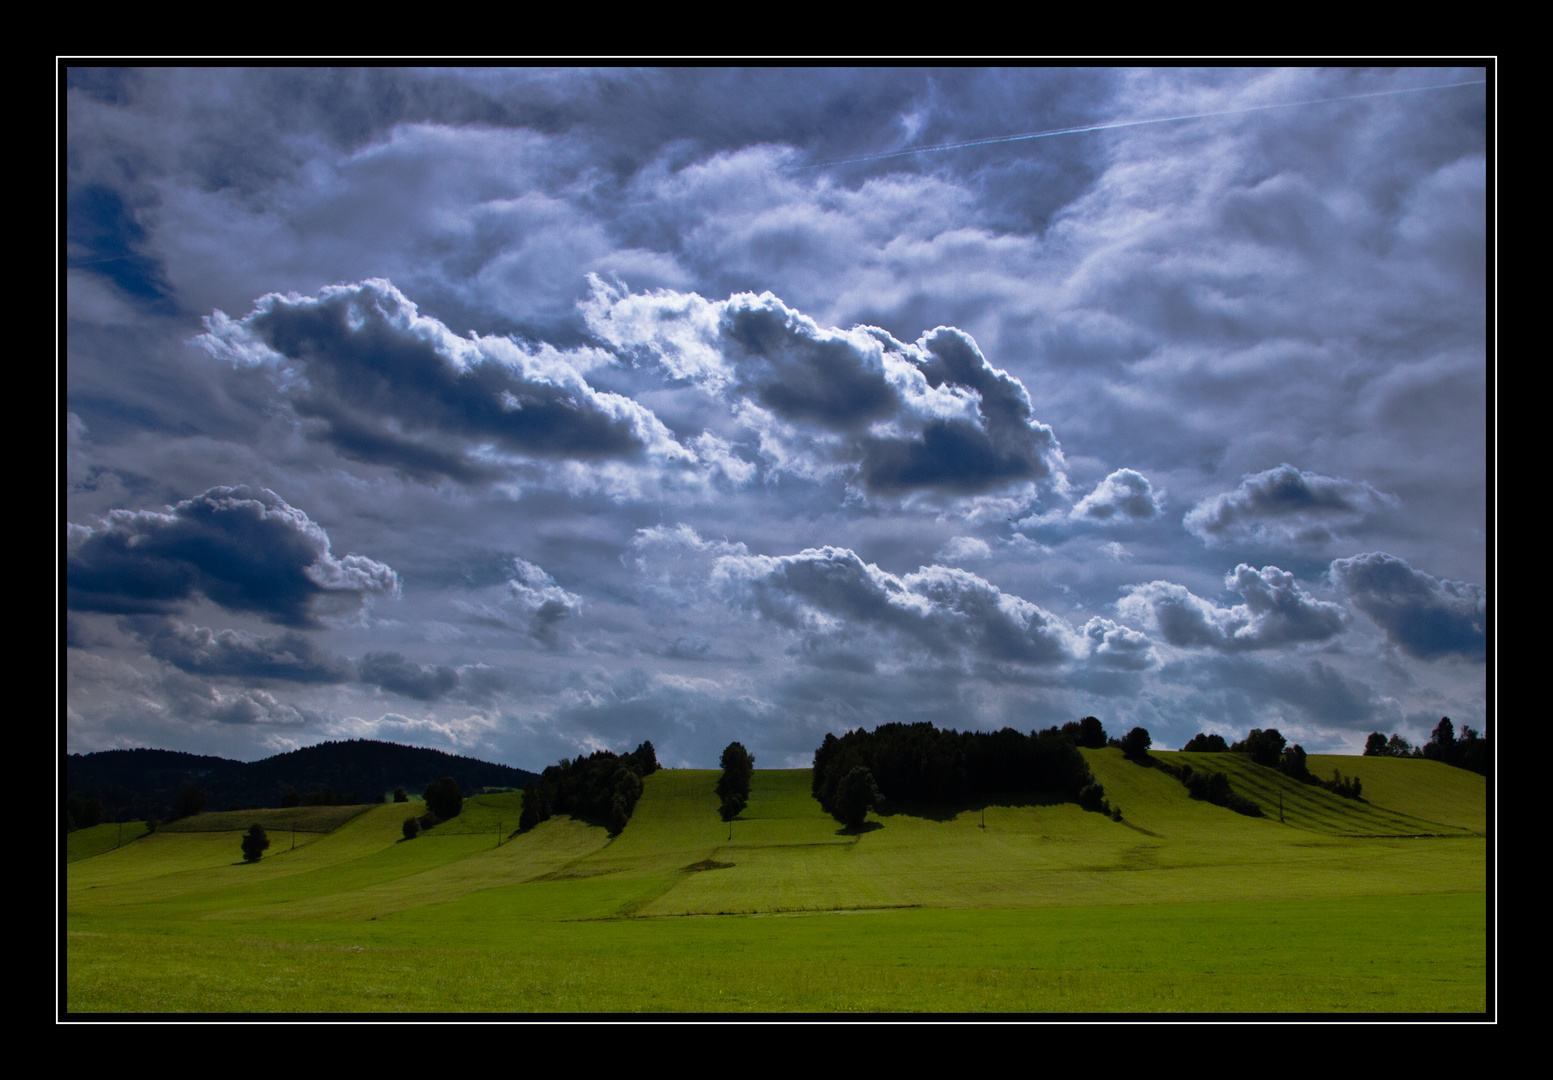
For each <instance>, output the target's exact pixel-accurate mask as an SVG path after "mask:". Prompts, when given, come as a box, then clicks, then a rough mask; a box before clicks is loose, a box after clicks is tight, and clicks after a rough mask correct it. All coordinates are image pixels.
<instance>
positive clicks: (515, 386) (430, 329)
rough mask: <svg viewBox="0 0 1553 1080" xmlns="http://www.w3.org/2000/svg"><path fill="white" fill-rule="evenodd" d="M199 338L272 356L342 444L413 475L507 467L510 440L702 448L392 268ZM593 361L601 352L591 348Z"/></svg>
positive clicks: (331, 438)
mask: <svg viewBox="0 0 1553 1080" xmlns="http://www.w3.org/2000/svg"><path fill="white" fill-rule="evenodd" d="M206 327H207V330H208V332H207V333H206V334H203V335H201V336H200V337H199V338H197V339H196V341H197V342H198V343H199V344H200V345H202V346H203V347H204V348H205V349H206V350H207V351H209V352H210V353H211V354H212V355H214V356H218V357H221V358H224V359H227V360H230V361H231V362H232V363H234V364H235V365H238V366H250V365H264V366H269V367H271V368H273V369H274V371H275V373H276V379H277V382H278V383H279V384H280V385H281V386H283V387H284V388H285V389H286V390H287V391H288V392H289V394H290V396H291V399H292V401H293V403H294V406H295V408H296V410H297V412H298V414H300V415H302V416H304V417H310V418H314V419H317V420H321V421H323V425H324V431H323V434H322V435H321V436H320V437H321V438H322V439H324V440H325V441H327V442H329V443H330V444H331V445H333V446H334V447H335V448H336V449H337V450H338V451H339V452H340V453H341V454H343V455H345V456H346V457H350V458H354V459H355V460H358V461H366V462H369V463H372V464H381V465H388V466H390V467H392V468H395V469H398V470H399V471H401V472H403V473H405V474H407V475H410V476H414V477H428V476H437V475H442V476H447V477H449V478H451V479H454V480H460V481H469V480H473V479H476V478H478V477H481V476H492V475H496V474H497V473H498V466H497V465H496V464H495V463H491V462H487V461H482V460H480V453H479V451H480V448H481V446H482V445H483V444H485V443H487V442H493V443H494V444H495V445H496V446H497V447H499V448H500V449H502V450H505V451H507V452H509V453H513V454H520V455H524V456H529V457H541V458H569V459H579V460H583V461H595V460H600V459H606V458H633V457H637V456H640V455H643V454H644V452H646V451H648V450H666V451H668V452H669V453H670V454H671V455H672V454H673V453H674V452H675V451H678V455H679V456H680V457H683V458H686V459H693V455H692V454H690V453H689V452H688V451H685V450H683V448H680V447H678V446H677V444H675V443H674V441H673V438H672V436H671V435H670V434H669V432H668V430H667V429H666V428H664V427H663V425H662V424H660V423H659V422H658V421H657V419H656V418H655V417H654V416H653V415H652V413H651V412H650V411H649V410H647V409H645V408H643V407H642V406H640V405H638V404H636V403H635V402H633V401H631V400H630V399H628V398H625V397H622V396H620V395H618V394H611V393H606V392H601V391H596V390H594V389H593V388H592V387H591V386H589V385H588V383H587V381H586V380H585V379H584V378H583V376H582V374H581V372H580V371H579V370H578V369H577V367H576V366H575V363H574V362H573V361H572V360H569V359H567V358H566V357H564V356H563V355H562V354H560V353H558V352H556V351H555V350H554V349H548V350H543V349H542V350H539V351H537V352H529V351H526V350H525V349H524V348H522V347H521V346H519V345H518V344H517V343H516V342H514V341H512V340H510V339H506V338H491V337H488V338H475V337H471V338H460V337H458V336H457V335H455V334H453V333H452V332H451V331H450V330H449V329H448V328H447V327H446V326H444V325H443V324H442V323H440V322H438V321H437V320H435V319H430V318H426V317H424V316H422V315H420V314H419V312H418V311H417V309H416V306H415V304H414V303H412V302H411V301H410V300H409V299H408V298H406V297H405V296H404V295H403V294H402V293H400V292H399V290H398V289H396V288H394V287H393V286H392V285H391V284H389V283H388V282H386V281H382V280H373V281H368V282H363V283H361V284H358V285H347V286H333V287H330V288H327V289H324V290H323V291H322V293H321V294H320V295H319V296H318V297H297V296H291V297H285V296H280V295H278V294H273V293H272V294H270V295H269V296H265V297H262V298H261V299H260V300H259V301H258V304H257V306H256V307H255V309H254V311H253V312H252V313H250V314H249V315H247V316H246V317H244V318H243V319H242V320H241V321H233V320H231V319H230V318H227V317H226V316H225V315H224V314H223V313H221V312H217V313H216V314H215V315H213V316H211V317H209V318H207V319H206ZM587 359H588V360H591V361H594V362H596V361H597V360H598V358H597V357H591V356H590V357H588V358H587Z"/></svg>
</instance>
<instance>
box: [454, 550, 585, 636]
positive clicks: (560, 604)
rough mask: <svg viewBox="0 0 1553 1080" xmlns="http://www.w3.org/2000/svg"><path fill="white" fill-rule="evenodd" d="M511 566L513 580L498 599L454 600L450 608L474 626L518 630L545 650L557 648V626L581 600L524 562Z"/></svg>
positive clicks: (575, 610) (514, 560)
mask: <svg viewBox="0 0 1553 1080" xmlns="http://www.w3.org/2000/svg"><path fill="white" fill-rule="evenodd" d="M512 564H513V576H512V577H511V578H510V579H509V580H508V581H507V583H506V584H505V585H504V586H503V587H502V590H501V595H500V596H498V597H494V598H492V599H490V600H489V601H488V602H486V603H470V602H468V601H464V600H455V601H454V602H453V605H454V607H456V608H458V609H459V610H460V611H462V612H464V614H466V615H468V616H470V617H471V618H473V619H475V620H476V621H478V622H483V623H487V624H490V625H493V626H501V627H504V628H506V629H509V630H520V631H522V632H524V633H527V634H528V635H529V636H531V637H533V638H534V639H535V640H536V641H538V642H540V643H541V644H543V645H544V646H545V647H547V648H550V649H558V648H560V638H559V636H558V634H557V629H558V626H559V624H560V622H561V620H563V619H565V618H568V617H569V616H572V615H575V614H577V613H578V612H579V611H581V610H582V598H581V597H580V596H578V595H577V594H576V593H571V592H567V591H566V590H565V589H563V588H561V586H559V585H557V584H556V581H555V578H553V577H551V576H550V575H549V574H548V573H546V572H545V571H544V570H543V569H542V568H540V567H538V566H536V565H534V564H533V563H531V562H529V561H528V560H527V559H520V558H514V559H513V560H512Z"/></svg>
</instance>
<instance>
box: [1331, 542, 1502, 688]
mask: <svg viewBox="0 0 1553 1080" xmlns="http://www.w3.org/2000/svg"><path fill="white" fill-rule="evenodd" d="M1332 580H1333V581H1334V582H1335V583H1336V584H1337V586H1338V587H1339V588H1341V589H1342V590H1343V591H1344V592H1346V593H1347V594H1348V596H1349V598H1350V599H1351V600H1352V601H1353V603H1354V606H1356V607H1357V608H1358V609H1359V610H1360V611H1362V612H1364V613H1365V614H1366V615H1368V616H1369V617H1370V618H1372V619H1374V620H1375V621H1376V623H1378V624H1379V625H1380V627H1381V629H1382V630H1384V631H1385V632H1386V637H1387V639H1388V640H1389V641H1391V642H1392V643H1393V644H1395V645H1397V646H1399V647H1400V648H1401V649H1402V651H1403V652H1405V653H1407V654H1408V655H1409V656H1415V657H1417V658H1418V659H1420V660H1439V659H1442V658H1444V657H1448V656H1459V657H1461V658H1462V659H1465V660H1475V661H1481V660H1483V659H1485V657H1486V656H1487V651H1488V633H1487V625H1488V593H1487V591H1486V590H1485V589H1484V588H1483V586H1481V585H1473V584H1469V583H1467V582H1464V581H1444V580H1441V579H1440V578H1436V577H1432V576H1430V575H1429V574H1425V573H1423V572H1422V571H1419V570H1414V569H1413V568H1412V567H1411V566H1409V565H1408V564H1407V563H1406V562H1404V561H1403V560H1401V559H1399V558H1397V557H1396V556H1395V555H1387V554H1386V553H1385V552H1381V551H1372V552H1369V553H1367V554H1364V555H1355V556H1354V557H1353V558H1351V559H1338V560H1336V561H1335V562H1333V563H1332Z"/></svg>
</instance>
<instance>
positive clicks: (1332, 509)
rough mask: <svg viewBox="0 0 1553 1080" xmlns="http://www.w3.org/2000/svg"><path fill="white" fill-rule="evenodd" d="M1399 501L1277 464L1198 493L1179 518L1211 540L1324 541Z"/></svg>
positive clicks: (1359, 485)
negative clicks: (1205, 495) (1232, 484)
mask: <svg viewBox="0 0 1553 1080" xmlns="http://www.w3.org/2000/svg"><path fill="white" fill-rule="evenodd" d="M1400 505H1401V500H1400V499H1398V498H1397V497H1396V496H1395V495H1387V494H1384V493H1382V492H1379V491H1376V490H1375V489H1374V488H1373V487H1371V486H1370V485H1369V484H1366V483H1363V482H1360V481H1354V480H1345V479H1343V478H1342V477H1334V476H1318V475H1317V474H1315V473H1308V472H1301V471H1300V470H1299V469H1296V468H1295V467H1294V466H1293V465H1289V464H1283V465H1280V466H1278V467H1277V468H1276V469H1268V470H1267V471H1266V472H1260V473H1256V474H1255V475H1252V476H1247V477H1245V478H1244V479H1243V480H1241V482H1240V486H1239V487H1237V488H1236V489H1235V490H1234V491H1226V492H1224V493H1222V494H1219V495H1215V496H1213V497H1212V498H1210V499H1204V500H1203V501H1202V502H1200V503H1198V504H1197V505H1196V506H1195V507H1193V508H1192V510H1191V512H1190V513H1188V514H1187V515H1186V518H1185V522H1184V523H1185V525H1186V528H1187V530H1188V531H1189V532H1191V533H1193V534H1194V535H1196V536H1197V537H1199V538H1201V539H1202V541H1203V542H1204V543H1206V544H1211V545H1223V544H1227V543H1233V542H1246V541H1251V542H1255V543H1258V544H1265V545H1279V546H1281V545H1289V544H1294V545H1307V544H1325V543H1328V542H1329V541H1331V540H1333V539H1335V538H1337V537H1338V536H1341V535H1344V534H1351V533H1352V532H1353V531H1354V530H1355V529H1357V528H1359V527H1361V526H1363V525H1365V524H1367V523H1368V522H1369V521H1371V520H1372V519H1374V518H1375V517H1377V516H1379V515H1381V514H1384V513H1387V512H1391V511H1395V510H1396V509H1397V508H1398V507H1399V506H1400Z"/></svg>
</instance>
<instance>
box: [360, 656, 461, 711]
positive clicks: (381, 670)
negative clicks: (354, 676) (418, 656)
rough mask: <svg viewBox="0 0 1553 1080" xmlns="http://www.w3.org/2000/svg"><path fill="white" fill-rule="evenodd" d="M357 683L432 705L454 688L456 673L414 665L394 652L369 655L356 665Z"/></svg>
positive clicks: (444, 669) (441, 668) (445, 667)
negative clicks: (429, 702)
mask: <svg viewBox="0 0 1553 1080" xmlns="http://www.w3.org/2000/svg"><path fill="white" fill-rule="evenodd" d="M357 670H358V671H359V672H360V673H361V681H362V682H364V683H370V684H372V685H374V686H380V687H382V688H383V689H384V690H388V691H390V692H392V693H395V694H403V695H404V696H405V697H411V698H414V699H415V700H417V701H434V700H436V699H437V698H439V697H441V696H443V695H444V694H446V693H448V692H449V691H451V690H453V689H454V688H455V687H456V686H458V672H456V671H454V670H453V669H452V668H450V667H447V666H446V665H443V664H415V663H411V662H410V661H408V660H406V659H405V658H404V657H403V656H402V655H400V654H399V653H396V652H371V653H367V655H365V656H363V657H362V658H361V662H360V663H359V664H358V665H357Z"/></svg>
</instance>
